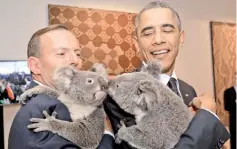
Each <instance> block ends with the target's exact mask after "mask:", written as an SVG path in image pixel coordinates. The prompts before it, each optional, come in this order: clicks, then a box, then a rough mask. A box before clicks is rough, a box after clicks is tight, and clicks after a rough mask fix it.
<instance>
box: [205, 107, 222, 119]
mask: <svg viewBox="0 0 237 149" xmlns="http://www.w3.org/2000/svg"><path fill="white" fill-rule="evenodd" d="M202 109H203V110H206V111H208V112H210V113H211V114H212V115H214V116H215V117H216V118H217V119H218V120H220V118H219V117H218V116H217V115H216V114H215V113H214V112H212V111H211V110H208V109H205V108H202Z"/></svg>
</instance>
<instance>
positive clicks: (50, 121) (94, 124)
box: [28, 109, 104, 149]
mask: <svg viewBox="0 0 237 149" xmlns="http://www.w3.org/2000/svg"><path fill="white" fill-rule="evenodd" d="M44 115H45V117H46V119H38V118H33V119H31V121H32V122H35V123H33V124H30V125H29V126H28V128H31V129H34V131H35V132H40V131H51V132H53V133H56V134H58V135H60V136H62V137H63V138H66V139H67V140H70V141H71V142H73V143H75V144H77V145H78V146H80V147H81V148H83V149H84V148H85V149H95V148H96V147H97V146H98V145H99V143H100V141H101V139H102V136H103V132H104V116H103V115H104V113H103V109H98V110H96V111H94V112H93V113H92V114H91V115H90V116H89V117H87V118H85V119H77V120H76V121H73V122H68V121H64V120H59V119H56V118H55V116H56V114H53V115H52V116H49V115H48V114H47V113H45V111H44Z"/></svg>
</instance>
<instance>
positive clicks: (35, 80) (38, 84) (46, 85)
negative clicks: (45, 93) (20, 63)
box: [33, 80, 50, 88]
mask: <svg viewBox="0 0 237 149" xmlns="http://www.w3.org/2000/svg"><path fill="white" fill-rule="evenodd" d="M33 81H34V82H35V83H37V84H38V85H40V86H43V87H48V86H47V85H44V84H42V83H40V82H39V81H36V80H33ZM48 88H50V87H48Z"/></svg>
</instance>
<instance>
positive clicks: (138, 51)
mask: <svg viewBox="0 0 237 149" xmlns="http://www.w3.org/2000/svg"><path fill="white" fill-rule="evenodd" d="M133 43H134V46H135V48H136V52H137V56H138V57H139V58H140V59H141V60H144V56H143V54H142V53H141V52H142V51H141V49H140V46H139V43H138V38H137V36H133Z"/></svg>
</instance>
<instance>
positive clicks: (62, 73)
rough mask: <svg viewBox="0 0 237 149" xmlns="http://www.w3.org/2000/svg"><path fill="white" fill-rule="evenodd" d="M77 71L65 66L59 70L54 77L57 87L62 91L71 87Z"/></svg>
mask: <svg viewBox="0 0 237 149" xmlns="http://www.w3.org/2000/svg"><path fill="white" fill-rule="evenodd" d="M77 71H78V70H77V69H76V68H74V67H72V66H64V67H60V68H58V69H57V70H56V71H55V73H54V75H53V81H54V82H55V87H56V88H57V89H58V90H60V91H65V90H67V89H68V88H69V87H70V85H71V82H72V78H73V77H74V75H75V74H76V72H77Z"/></svg>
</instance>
